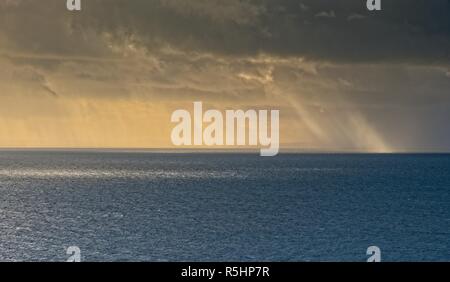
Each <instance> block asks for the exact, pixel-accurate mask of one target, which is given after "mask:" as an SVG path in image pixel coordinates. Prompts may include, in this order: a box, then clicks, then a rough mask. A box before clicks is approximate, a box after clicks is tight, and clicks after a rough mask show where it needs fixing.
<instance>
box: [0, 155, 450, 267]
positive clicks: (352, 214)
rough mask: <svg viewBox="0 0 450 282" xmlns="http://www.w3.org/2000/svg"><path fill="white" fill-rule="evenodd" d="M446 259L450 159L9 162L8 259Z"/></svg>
mask: <svg viewBox="0 0 450 282" xmlns="http://www.w3.org/2000/svg"><path fill="white" fill-rule="evenodd" d="M372 245H375V246H378V247H379V248H380V249H381V256H382V260H384V261H449V260H450V155H332V154H322V155H320V154H317V155H314V154H311V155H308V154H305V155H294V154H292V155H280V156H278V157H275V158H262V157H259V156H257V155H256V154H255V155H252V154H234V155H233V154H212V153H211V154H167V153H142V152H140V153H138V152H135V153H133V152H122V153H121V152H43V151H26V152H18V151H3V152H0V260H2V261H65V260H66V259H67V258H68V255H67V254H66V248H67V247H69V246H78V247H79V248H80V249H81V256H82V260H84V261H191V260H192V261H365V260H366V259H367V257H368V256H367V255H366V249H367V248H368V247H369V246H372Z"/></svg>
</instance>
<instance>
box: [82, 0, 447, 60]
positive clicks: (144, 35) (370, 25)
mask: <svg viewBox="0 0 450 282" xmlns="http://www.w3.org/2000/svg"><path fill="white" fill-rule="evenodd" d="M125 2H126V3H125ZM365 2H366V1H365V0H346V1H329V0H302V1H298V0H279V1H270V0H268V1H261V0H256V1H251V0H249V1H233V0H232V1H229V0H207V1H199V0H197V1H186V0H169V1H149V0H145V1H140V0H134V1H120V0H102V1H96V2H95V5H94V4H92V5H91V4H89V6H92V8H91V9H90V7H89V6H88V7H87V8H86V12H85V14H86V17H87V18H90V19H91V20H92V22H91V23H92V25H93V26H96V28H98V30H111V31H114V32H116V33H117V32H119V31H120V32H122V33H121V34H122V35H124V34H127V32H128V35H129V36H135V39H136V40H138V41H140V42H141V43H143V44H145V45H146V46H148V47H149V48H152V47H154V46H155V45H157V44H169V45H171V46H175V47H177V48H182V49H184V50H187V51H199V52H212V53H219V54H225V55H254V54H257V53H259V52H264V53H268V54H273V55H278V56H287V55H288V56H301V57H306V58H309V59H316V60H327V61H341V62H342V61H344V62H346V61H347V62H355V61H356V62H379V61H385V62H393V63H396V62H407V63H425V64H448V62H449V61H450V53H449V52H450V51H449V50H450V2H449V1H448V0H432V1H426V0H397V1H383V11H381V12H369V11H367V9H366V5H365ZM100 4H103V5H100Z"/></svg>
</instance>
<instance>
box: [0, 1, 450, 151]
mask: <svg viewBox="0 0 450 282" xmlns="http://www.w3.org/2000/svg"><path fill="white" fill-rule="evenodd" d="M195 101H202V102H203V104H204V108H211V109H212V108H214V109H220V110H225V109H243V110H245V109H279V110H280V142H281V148H282V149H283V148H290V149H298V150H305V151H316V150H318V151H362V152H406V151H420V152H435V151H450V128H449V120H450V1H448V0H396V1H382V11H372V12H370V11H368V10H367V9H366V1H365V0H345V1H344V0H339V1H338V0H336V1H329V0H278V1H273V0H89V1H87V0H82V11H79V12H69V11H67V10H66V1H65V0H39V1H37V0H0V133H1V134H0V147H70V148H78V147H81V148H86V147H87V148H102V147H105V148H114V147H116V148H162V147H164V148H165V147H172V144H171V140H170V133H171V130H172V128H173V127H174V124H173V123H171V122H170V116H171V114H172V112H173V111H175V110H177V109H192V103H193V102H195Z"/></svg>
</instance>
